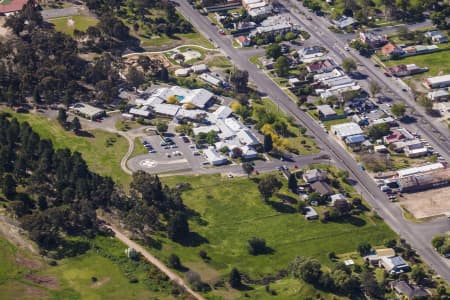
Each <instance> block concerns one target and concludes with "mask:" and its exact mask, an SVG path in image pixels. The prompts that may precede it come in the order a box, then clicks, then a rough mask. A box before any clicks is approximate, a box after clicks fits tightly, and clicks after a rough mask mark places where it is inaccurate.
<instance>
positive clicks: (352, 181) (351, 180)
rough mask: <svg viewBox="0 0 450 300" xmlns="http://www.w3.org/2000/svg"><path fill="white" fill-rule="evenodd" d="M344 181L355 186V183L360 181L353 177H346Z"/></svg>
mask: <svg viewBox="0 0 450 300" xmlns="http://www.w3.org/2000/svg"><path fill="white" fill-rule="evenodd" d="M344 182H345V183H346V184H348V185H351V186H355V185H357V184H358V181H356V180H354V179H351V178H345V179H344Z"/></svg>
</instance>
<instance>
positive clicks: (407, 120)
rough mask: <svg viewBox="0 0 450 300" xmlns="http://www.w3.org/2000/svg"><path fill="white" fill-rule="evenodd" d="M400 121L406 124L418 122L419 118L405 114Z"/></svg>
mask: <svg viewBox="0 0 450 300" xmlns="http://www.w3.org/2000/svg"><path fill="white" fill-rule="evenodd" d="M400 122H402V123H404V124H412V123H416V122H417V119H416V118H415V117H411V116H404V117H403V118H401V119H400Z"/></svg>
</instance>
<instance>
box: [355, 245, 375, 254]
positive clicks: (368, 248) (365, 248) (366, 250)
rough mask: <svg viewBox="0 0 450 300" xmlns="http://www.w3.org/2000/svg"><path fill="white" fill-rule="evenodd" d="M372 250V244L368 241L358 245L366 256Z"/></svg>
mask: <svg viewBox="0 0 450 300" xmlns="http://www.w3.org/2000/svg"><path fill="white" fill-rule="evenodd" d="M371 250H372V246H371V245H370V244H369V243H367V242H362V243H361V244H359V245H358V252H359V255H361V256H366V255H368V254H369V253H370V251H371Z"/></svg>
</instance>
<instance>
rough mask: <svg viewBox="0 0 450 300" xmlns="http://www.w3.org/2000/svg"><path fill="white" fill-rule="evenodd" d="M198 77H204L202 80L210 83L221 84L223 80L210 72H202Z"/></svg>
mask: <svg viewBox="0 0 450 300" xmlns="http://www.w3.org/2000/svg"><path fill="white" fill-rule="evenodd" d="M198 78H200V79H202V80H204V81H206V82H208V83H210V84H212V85H220V83H221V82H222V80H220V79H219V78H217V77H215V76H212V75H211V74H209V73H203V74H200V75H199V76H198Z"/></svg>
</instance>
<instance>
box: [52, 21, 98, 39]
mask: <svg viewBox="0 0 450 300" xmlns="http://www.w3.org/2000/svg"><path fill="white" fill-rule="evenodd" d="M69 20H72V21H73V25H70V24H69ZM49 22H50V23H52V24H54V25H55V30H56V31H61V32H64V33H65V34H68V35H70V36H73V32H74V30H75V29H77V30H80V31H86V29H88V27H90V26H95V25H96V24H97V23H98V20H97V19H96V18H93V17H85V16H71V17H62V18H56V19H50V20H49Z"/></svg>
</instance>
